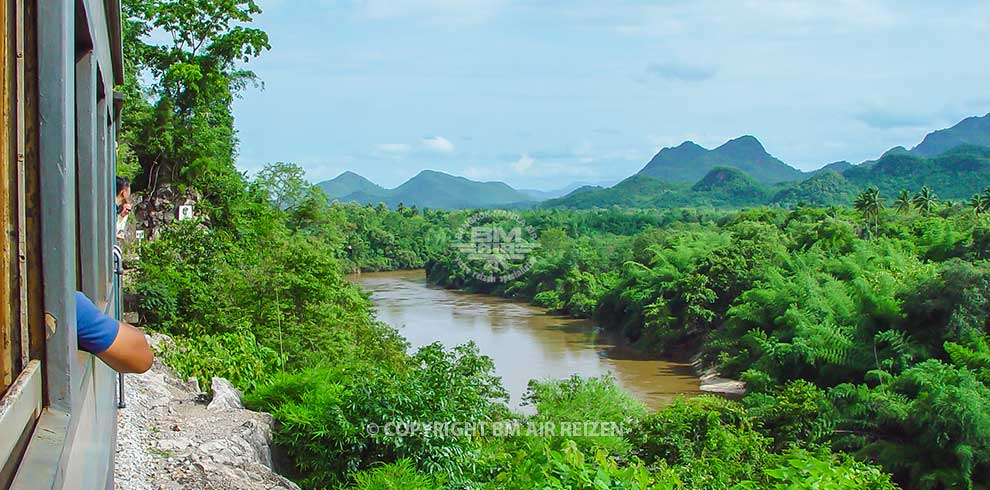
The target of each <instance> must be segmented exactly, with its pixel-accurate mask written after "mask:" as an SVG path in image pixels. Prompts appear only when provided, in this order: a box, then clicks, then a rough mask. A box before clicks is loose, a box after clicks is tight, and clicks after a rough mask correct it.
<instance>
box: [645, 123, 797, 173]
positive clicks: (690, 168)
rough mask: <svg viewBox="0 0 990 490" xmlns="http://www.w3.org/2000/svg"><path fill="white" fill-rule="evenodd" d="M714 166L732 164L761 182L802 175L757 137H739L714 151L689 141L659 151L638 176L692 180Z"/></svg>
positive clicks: (728, 165)
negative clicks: (772, 152)
mask: <svg viewBox="0 0 990 490" xmlns="http://www.w3.org/2000/svg"><path fill="white" fill-rule="evenodd" d="M716 167H735V168H738V169H740V170H742V171H743V172H745V173H747V174H749V175H750V176H751V177H753V178H755V179H756V180H757V181H759V182H762V183H764V184H774V183H777V182H788V181H795V180H801V179H802V178H803V177H804V174H803V173H802V172H801V171H800V170H798V169H796V168H794V167H791V166H790V165H787V164H786V163H784V162H782V161H780V160H778V159H776V158H774V157H773V155H770V154H769V153H767V151H766V149H764V148H763V145H762V144H761V143H760V141H759V140H757V139H756V138H754V137H752V136H748V135H747V136H741V137H739V138H736V139H734V140H729V141H727V142H725V143H724V144H723V145H722V146H719V147H718V148H715V149H714V150H708V149H705V148H704V147H702V146H699V145H697V144H695V143H693V142H691V141H685V142H684V143H681V144H680V145H679V146H676V147H674V148H664V149H662V150H660V152H659V153H657V154H656V156H654V157H653V159H652V160H650V162H649V163H647V164H646V166H645V167H643V169H642V170H640V171H639V174H638V175H644V176H647V177H654V178H657V179H661V180H666V181H668V182H681V183H693V182H697V181H698V180H700V179H702V178H703V177H704V176H705V174H707V173H708V172H710V171H711V170H712V169H714V168H716Z"/></svg>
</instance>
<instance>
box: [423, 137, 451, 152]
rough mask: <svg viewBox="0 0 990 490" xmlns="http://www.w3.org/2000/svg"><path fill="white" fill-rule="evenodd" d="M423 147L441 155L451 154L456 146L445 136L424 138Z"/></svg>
mask: <svg viewBox="0 0 990 490" xmlns="http://www.w3.org/2000/svg"><path fill="white" fill-rule="evenodd" d="M423 146H424V147H426V148H427V149H429V150H433V151H436V152H440V153H451V152H453V151H454V144H453V143H451V142H450V140H448V139H447V138H444V137H443V136H434V137H432V138H424V139H423Z"/></svg>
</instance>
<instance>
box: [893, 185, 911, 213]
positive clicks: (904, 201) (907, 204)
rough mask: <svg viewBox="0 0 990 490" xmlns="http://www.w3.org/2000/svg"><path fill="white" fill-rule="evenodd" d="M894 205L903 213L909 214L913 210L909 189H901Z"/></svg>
mask: <svg viewBox="0 0 990 490" xmlns="http://www.w3.org/2000/svg"><path fill="white" fill-rule="evenodd" d="M894 207H895V208H897V212H898V213H901V214H908V213H910V212H911V209H913V208H912V205H911V195H910V194H908V191H907V189H901V193H900V194H898V195H897V200H896V201H894Z"/></svg>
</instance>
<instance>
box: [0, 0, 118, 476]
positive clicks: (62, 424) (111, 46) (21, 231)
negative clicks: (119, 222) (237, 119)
mask: <svg viewBox="0 0 990 490" xmlns="http://www.w3.org/2000/svg"><path fill="white" fill-rule="evenodd" d="M0 25H2V26H3V29H4V31H3V35H2V36H0V79H2V84H0V100H2V101H3V106H2V114H0V124H2V134H3V139H2V145H0V146H2V148H0V202H2V205H0V231H2V233H0V237H2V242H0V392H2V399H0V434H2V435H0V486H2V487H4V488H7V487H9V488H16V489H35V488H44V489H50V488H83V489H96V488H112V487H113V458H114V450H115V435H116V410H117V400H116V382H117V375H116V373H115V372H113V371H112V370H111V369H110V368H108V367H107V366H106V365H105V364H103V363H102V362H99V361H98V360H96V358H95V357H93V356H92V355H90V354H87V353H85V352H82V351H79V350H77V345H76V325H75V295H74V292H75V291H76V290H79V291H82V292H84V293H85V294H86V295H87V296H89V297H90V298H92V299H93V300H94V303H96V304H97V306H98V307H100V308H103V309H104V310H105V311H106V312H108V313H111V314H112V316H115V317H116V316H119V315H118V314H117V312H118V311H119V299H118V298H119V285H118V284H117V276H116V274H115V272H114V271H115V270H117V269H116V267H115V258H114V257H115V254H114V253H113V249H114V246H115V244H114V233H113V227H114V216H115V214H116V213H115V203H114V199H113V197H114V193H115V192H114V176H115V154H116V151H115V150H116V139H115V136H116V132H117V128H118V121H119V111H120V100H119V98H115V97H114V91H113V89H114V87H115V86H116V85H119V84H121V83H122V81H123V64H122V63H123V60H122V49H121V14H120V4H119V1H118V0H75V1H74V0H0Z"/></svg>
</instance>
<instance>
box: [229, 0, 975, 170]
mask: <svg viewBox="0 0 990 490" xmlns="http://www.w3.org/2000/svg"><path fill="white" fill-rule="evenodd" d="M260 4H261V7H262V8H263V9H264V13H263V14H262V15H260V16H259V17H258V19H257V22H256V24H257V25H258V26H259V27H261V28H263V29H264V30H266V31H267V32H268V34H269V36H270V37H271V44H272V50H271V51H270V52H267V53H265V54H264V55H263V56H262V57H261V58H260V59H258V60H255V61H253V62H251V63H250V65H249V67H250V68H252V69H253V70H255V72H256V73H257V74H258V75H259V76H260V77H261V79H262V81H263V82H264V88H263V89H249V90H248V91H246V92H244V93H243V94H242V97H241V98H240V99H239V100H237V101H236V103H235V116H236V118H237V122H236V124H237V127H238V129H239V138H240V141H241V143H240V155H239V157H238V166H239V167H240V168H241V169H242V170H246V171H248V172H254V171H256V170H257V169H259V168H260V167H261V166H262V165H264V164H265V163H268V162H273V161H289V162H295V163H298V164H300V165H301V166H303V167H304V168H305V169H306V170H307V175H308V176H309V178H310V179H311V180H313V181H319V180H325V179H329V178H332V177H334V176H336V175H337V174H339V173H340V172H342V171H344V170H353V171H355V172H358V173H360V174H362V175H364V176H366V177H368V178H370V179H372V180H373V181H375V182H377V183H380V184H382V185H384V186H386V187H394V186H396V185H398V184H400V183H402V182H403V181H404V180H406V179H408V178H409V177H412V176H413V175H415V174H416V173H418V172H419V171H421V170H423V169H433V170H440V171H444V172H449V173H453V174H457V175H463V176H466V177H468V178H472V179H476V180H501V181H505V182H507V183H509V184H511V185H513V186H516V187H522V188H538V189H553V188H559V187H564V186H566V185H567V184H569V183H571V182H592V183H598V182H611V181H617V180H619V179H621V178H624V177H626V176H628V175H630V174H632V173H634V172H635V171H637V170H639V169H640V168H641V167H642V166H643V165H645V164H646V162H647V161H648V160H649V159H650V157H652V156H653V154H655V153H656V152H657V151H658V150H659V149H660V148H662V147H664V146H673V145H676V144H679V143H680V142H682V141H684V140H692V141H695V142H696V143H698V144H701V145H703V146H706V147H709V148H710V147H714V146H717V145H719V144H721V143H722V142H724V141H726V140H728V139H730V138H734V137H737V136H739V135H742V134H752V135H754V136H756V137H758V138H759V139H760V141H762V142H763V144H764V146H766V147H767V150H768V151H769V152H770V153H772V154H774V155H775V156H777V157H778V158H780V159H782V160H784V161H785V162H787V163H789V164H791V165H794V166H796V167H798V168H801V169H805V170H807V169H813V168H817V167H820V166H821V165H823V164H825V163H829V162H832V161H836V160H849V161H852V162H854V163H858V162H860V161H863V160H866V159H870V158H875V157H877V156H878V155H879V154H881V153H882V152H883V151H884V150H886V149H888V148H890V147H893V146H897V145H903V146H907V147H910V146H913V145H915V144H917V143H918V142H920V141H921V138H922V137H923V136H924V135H925V134H926V133H927V132H929V131H931V130H933V129H938V128H942V127H947V126H950V125H952V124H954V123H955V122H957V121H958V120H960V119H962V118H964V117H966V116H970V115H983V114H986V113H988V112H990V58H988V55H987V52H986V50H987V46H990V2H986V1H972V2H967V1H953V2H944V3H943V2H913V1H898V2H885V1H851V0H845V1H836V2H817V1H815V2H811V1H809V2H803V1H795V2H771V1H747V0H739V1H724V2H722V1H706V0H694V1H685V2H680V1H662V2H645V1H642V2H639V1H618V2H606V1H581V0H572V1H560V2H558V1H550V0H538V1H527V2H515V1H511V0H459V1H458V0H365V1H341V0H268V1H264V0H262V1H261V2H260Z"/></svg>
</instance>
